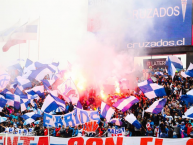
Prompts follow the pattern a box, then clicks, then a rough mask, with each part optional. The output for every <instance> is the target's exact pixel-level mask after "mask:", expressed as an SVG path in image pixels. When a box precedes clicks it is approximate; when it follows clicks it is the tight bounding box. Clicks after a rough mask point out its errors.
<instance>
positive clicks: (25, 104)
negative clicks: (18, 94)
mask: <svg viewBox="0 0 193 145" xmlns="http://www.w3.org/2000/svg"><path fill="white" fill-rule="evenodd" d="M29 103H30V100H28V99H21V100H20V105H21V112H23V111H25V110H27V107H28V104H29Z"/></svg>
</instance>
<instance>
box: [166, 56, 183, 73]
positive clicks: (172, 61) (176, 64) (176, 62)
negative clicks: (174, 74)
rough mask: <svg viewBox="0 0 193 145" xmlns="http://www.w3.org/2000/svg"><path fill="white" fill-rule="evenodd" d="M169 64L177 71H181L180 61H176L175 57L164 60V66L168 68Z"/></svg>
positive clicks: (181, 64)
mask: <svg viewBox="0 0 193 145" xmlns="http://www.w3.org/2000/svg"><path fill="white" fill-rule="evenodd" d="M169 63H172V64H173V66H174V67H175V68H176V70H177V71H179V70H181V69H183V63H182V61H181V60H180V59H178V58H177V57H176V56H168V58H167V60H166V65H168V66H169ZM168 73H169V72H168Z"/></svg>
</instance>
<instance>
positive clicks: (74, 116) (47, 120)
mask: <svg viewBox="0 0 193 145" xmlns="http://www.w3.org/2000/svg"><path fill="white" fill-rule="evenodd" d="M89 121H97V122H99V121H100V116H99V113H98V111H86V110H82V109H75V110H73V111H72V112H70V113H67V114H65V115H50V114H47V113H44V118H43V125H44V126H49V127H51V126H54V127H58V126H62V125H64V126H65V127H66V126H71V127H74V126H77V125H79V124H84V123H86V122H89Z"/></svg>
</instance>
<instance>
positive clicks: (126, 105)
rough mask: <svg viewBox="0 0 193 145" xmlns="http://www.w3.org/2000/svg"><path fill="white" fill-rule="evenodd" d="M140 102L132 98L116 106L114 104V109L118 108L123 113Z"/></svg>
mask: <svg viewBox="0 0 193 145" xmlns="http://www.w3.org/2000/svg"><path fill="white" fill-rule="evenodd" d="M138 102H139V100H138V99H137V98H136V97H134V96H130V97H128V98H124V99H121V100H119V101H117V102H116V103H115V104H113V107H116V108H117V109H119V110H121V111H122V112H125V111H127V110H129V109H130V108H131V106H133V104H135V103H138Z"/></svg>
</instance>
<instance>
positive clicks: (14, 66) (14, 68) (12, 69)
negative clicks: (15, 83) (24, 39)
mask: <svg viewBox="0 0 193 145" xmlns="http://www.w3.org/2000/svg"><path fill="white" fill-rule="evenodd" d="M22 72H23V69H22V67H21V65H20V60H16V61H14V62H11V64H10V65H9V66H8V73H9V74H10V76H11V78H16V77H17V76H19V75H22Z"/></svg>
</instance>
